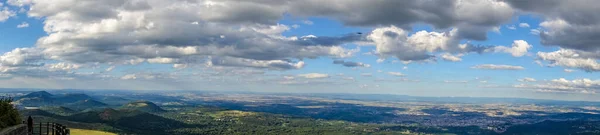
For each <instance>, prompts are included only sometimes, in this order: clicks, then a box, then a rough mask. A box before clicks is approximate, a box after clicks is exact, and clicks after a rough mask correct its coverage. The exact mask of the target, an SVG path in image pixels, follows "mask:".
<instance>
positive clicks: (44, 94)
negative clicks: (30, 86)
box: [19, 91, 54, 99]
mask: <svg viewBox="0 0 600 135" xmlns="http://www.w3.org/2000/svg"><path fill="white" fill-rule="evenodd" d="M52 97H54V95H52V94H50V93H48V92H46V91H37V92H32V93H29V94H27V95H24V96H21V97H19V99H21V98H44V99H50V98H52Z"/></svg>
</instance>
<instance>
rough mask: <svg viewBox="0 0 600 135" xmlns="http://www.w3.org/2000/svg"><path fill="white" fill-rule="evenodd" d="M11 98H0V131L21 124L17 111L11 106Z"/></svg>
mask: <svg viewBox="0 0 600 135" xmlns="http://www.w3.org/2000/svg"><path fill="white" fill-rule="evenodd" d="M12 101H13V99H12V98H5V97H0V129H3V128H7V127H10V126H14V125H17V124H19V123H21V116H20V115H19V111H18V110H17V108H15V106H13V104H11V103H12Z"/></svg>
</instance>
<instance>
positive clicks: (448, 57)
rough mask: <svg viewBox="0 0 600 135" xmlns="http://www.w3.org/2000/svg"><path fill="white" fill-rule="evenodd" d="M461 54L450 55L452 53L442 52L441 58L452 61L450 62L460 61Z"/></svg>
mask: <svg viewBox="0 0 600 135" xmlns="http://www.w3.org/2000/svg"><path fill="white" fill-rule="evenodd" d="M461 56H462V54H458V55H452V54H448V53H444V54H442V56H441V57H442V59H444V60H446V61H452V62H459V61H462V58H460V57H461Z"/></svg>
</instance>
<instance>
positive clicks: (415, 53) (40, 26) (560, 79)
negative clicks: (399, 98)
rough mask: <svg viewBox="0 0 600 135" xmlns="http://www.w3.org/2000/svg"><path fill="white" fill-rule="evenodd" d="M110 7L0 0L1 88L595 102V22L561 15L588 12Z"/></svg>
mask: <svg viewBox="0 0 600 135" xmlns="http://www.w3.org/2000/svg"><path fill="white" fill-rule="evenodd" d="M111 2H114V3H112V4H108V3H111ZM111 2H106V3H102V2H100V1H99V3H96V2H79V1H69V0H65V1H60V2H54V3H52V2H50V3H48V2H44V1H37V0H33V1H22V0H8V1H2V3H3V4H2V9H3V10H4V11H5V12H4V13H2V14H0V19H1V18H3V16H4V17H5V18H6V19H4V20H1V21H2V22H0V52H1V53H3V55H2V57H0V76H2V79H0V85H1V86H3V87H7V88H49V89H65V88H74V89H134V90H138V89H139V90H178V89H185V90H232V91H267V92H310V93H380V94H403V95H418V96H473V97H524V98H542V99H562V100H598V99H599V98H598V97H599V96H597V94H596V92H597V91H598V90H600V80H598V79H599V78H597V75H596V74H597V73H596V72H597V71H600V66H599V65H598V63H597V62H598V58H600V55H599V54H598V53H599V52H600V51H598V50H600V49H597V48H599V47H597V46H598V45H597V44H595V43H594V42H595V41H594V40H593V39H594V38H598V37H593V36H591V37H590V36H587V37H586V36H577V35H578V34H591V35H593V33H600V31H594V30H598V29H592V30H591V31H585V30H582V28H592V27H596V26H597V25H598V23H597V22H594V21H596V20H593V19H589V20H585V18H584V19H583V20H581V18H575V19H573V18H572V17H569V16H564V15H565V14H568V13H569V12H573V13H579V14H581V15H582V16H589V18H594V13H590V14H587V12H588V11H587V10H585V9H587V8H591V9H593V7H569V8H581V11H579V10H574V11H560V12H558V11H557V12H554V11H552V12H550V11H544V10H542V9H539V8H533V7H527V6H530V5H519V4H520V3H518V2H514V3H513V2H512V1H495V0H489V1H480V2H478V1H463V2H456V1H448V2H451V3H452V4H454V5H457V6H449V7H445V6H440V7H439V8H443V9H445V10H448V11H450V12H453V13H454V14H452V15H448V14H444V13H443V12H438V11H437V10H434V9H432V7H429V6H423V5H427V4H435V2H427V1H404V4H400V3H398V1H396V2H394V1H380V2H373V3H362V2H364V1H331V2H326V3H327V4H336V5H338V7H329V8H328V7H322V6H319V4H316V3H315V1H305V3H304V4H296V5H294V4H291V3H293V2H289V3H287V4H281V5H277V6H274V5H272V4H274V3H276V2H270V1H260V2H248V1H245V2H242V3H241V4H240V5H242V6H243V5H245V4H247V5H245V6H257V7H256V8H253V9H246V8H240V7H237V5H233V4H234V3H231V2H222V1H204V0H199V1H191V2H190V3H187V4H188V6H189V7H179V8H168V7H169V6H171V7H178V6H182V3H178V2H164V1H154V0H151V1H111ZM353 2H354V3H353ZM578 2H579V1H578ZM56 4H59V5H56ZM88 4H99V5H102V6H97V7H95V8H98V10H89V12H88V9H86V7H87V6H86V5H88ZM311 4H316V5H311ZM380 4H383V5H390V4H399V5H396V6H410V5H411V4H415V5H413V6H410V7H406V9H407V10H404V9H399V8H400V7H398V8H390V9H386V8H389V7H378V5H380ZM440 4H441V3H440ZM161 5H169V6H164V7H163V6H161ZM297 5H300V6H297ZM441 5H443V4H441ZM61 6H64V7H61ZM302 6H307V7H302ZM549 6H563V5H562V4H558V5H549ZM566 6H573V5H566ZM579 6H581V5H579ZM165 7H167V8H165ZM191 7H194V8H191ZM306 8H314V9H306ZM455 8H456V9H455ZM173 9H180V10H173ZM349 9H356V10H350V11H349ZM408 9H414V10H417V9H418V11H414V12H413V11H409V10H408ZM420 12H423V13H420ZM563 12H564V13H563ZM388 13H389V14H388ZM413 14H414V15H413ZM425 14H427V15H429V16H427V15H425ZM380 16H385V17H380ZM431 16H433V18H428V17H431ZM440 19H441V20H440ZM444 19H447V20H444ZM579 22H592V23H579ZM24 23H26V24H27V27H17V26H18V25H21V24H24ZM532 31H538V32H537V33H533V32H532ZM418 32H420V33H418ZM359 33H360V34H359ZM473 33H475V34H473ZM570 35H573V37H570ZM481 37H483V38H484V39H481ZM585 38H591V39H592V40H590V39H585ZM521 40H522V41H521ZM571 40H572V41H590V42H581V43H579V42H572V43H571V42H568V41H571ZM334 61H338V62H340V61H344V62H345V63H344V64H334Z"/></svg>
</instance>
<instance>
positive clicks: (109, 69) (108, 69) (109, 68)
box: [104, 66, 116, 72]
mask: <svg viewBox="0 0 600 135" xmlns="http://www.w3.org/2000/svg"><path fill="white" fill-rule="evenodd" d="M115 68H116V66H110V67H108V68H106V69H105V70H104V71H106V72H110V71H113V70H114V69H115Z"/></svg>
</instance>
